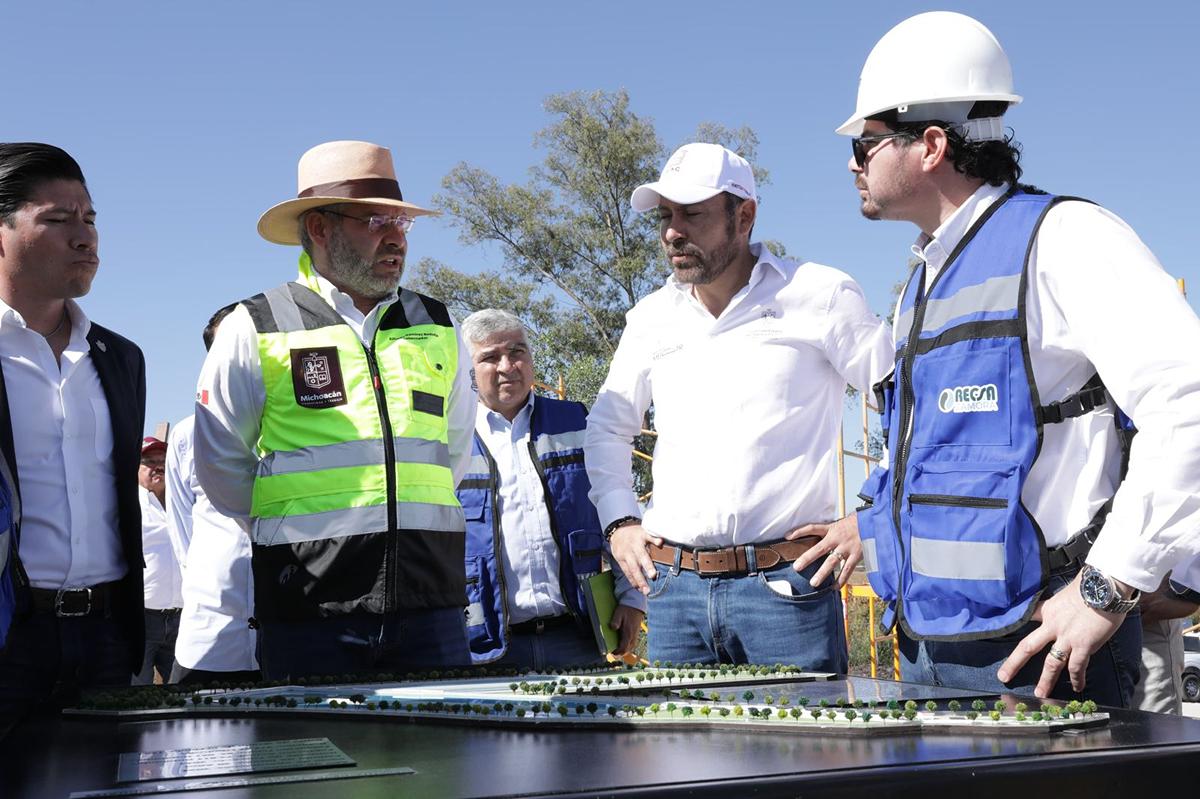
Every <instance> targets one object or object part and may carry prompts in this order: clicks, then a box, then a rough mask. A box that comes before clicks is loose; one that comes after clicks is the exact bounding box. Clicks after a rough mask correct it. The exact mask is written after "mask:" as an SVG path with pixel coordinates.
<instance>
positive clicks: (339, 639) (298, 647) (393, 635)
mask: <svg viewBox="0 0 1200 799" xmlns="http://www.w3.org/2000/svg"><path fill="white" fill-rule="evenodd" d="M258 663H259V666H260V667H261V668H262V674H263V679H266V680H283V679H288V678H294V677H306V676H309V675H314V674H337V675H342V674H346V675H351V676H360V675H362V676H369V675H374V674H376V673H378V672H409V671H424V670H429V669H443V668H461V667H464V666H470V665H471V652H470V649H468V647H467V625H466V620H465V619H464V618H463V609H462V608H434V609H431V610H402V611H396V612H394V613H384V614H378V613H363V612H357V613H348V614H345V615H342V616H328V617H326V618H321V619H308V620H304V621H262V622H260V628H259V631H258Z"/></svg>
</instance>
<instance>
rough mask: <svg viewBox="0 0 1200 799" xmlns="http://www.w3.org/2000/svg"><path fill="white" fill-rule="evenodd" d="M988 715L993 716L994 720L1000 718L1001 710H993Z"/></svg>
mask: <svg viewBox="0 0 1200 799" xmlns="http://www.w3.org/2000/svg"><path fill="white" fill-rule="evenodd" d="M988 715H989V716H991V717H992V721H999V720H1000V711H999V710H993V711H991V712H989V713H988Z"/></svg>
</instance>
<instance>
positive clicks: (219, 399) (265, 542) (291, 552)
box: [195, 141, 475, 679]
mask: <svg viewBox="0 0 1200 799" xmlns="http://www.w3.org/2000/svg"><path fill="white" fill-rule="evenodd" d="M298 174H299V181H298V190H297V193H296V197H295V198H294V199H289V200H287V201H285V202H281V203H279V204H277V205H275V206H273V207H272V208H270V209H269V210H268V211H267V212H266V213H264V214H263V215H262V218H261V219H259V222H258V232H259V234H260V235H262V237H263V238H265V239H266V240H267V241H271V242H274V243H276V244H292V245H294V244H299V245H300V246H301V247H302V250H303V251H302V253H301V255H300V272H299V276H298V278H297V279H296V280H294V281H293V282H290V283H285V284H283V285H282V286H278V287H276V288H274V289H271V290H269V291H266V292H264V293H262V294H257V295H255V296H253V297H251V298H249V299H247V300H244V301H243V302H242V303H241V304H240V306H239V307H238V309H237V310H235V311H234V312H233V313H232V314H230V316H229V317H228V318H227V319H226V320H225V321H224V322H223V323H222V325H221V327H220V330H219V332H218V334H217V337H216V340H215V341H214V342H213V346H212V349H211V350H210V351H209V354H208V358H207V360H206V361H205V363H204V369H203V371H202V373H201V376H200V382H199V387H198V391H197V396H196V423H195V453H196V458H195V462H196V472H197V475H198V477H199V478H200V482H201V484H202V485H203V487H204V489H205V491H206V492H207V493H208V495H209V498H210V499H211V500H212V503H213V505H214V506H215V507H216V509H217V510H218V511H220V512H221V513H224V514H226V515H229V516H231V517H234V518H237V519H239V520H240V521H241V522H242V523H243V525H244V526H245V527H246V529H247V531H248V532H249V534H250V538H251V544H252V549H253V558H252V564H253V570H254V583H255V616H256V619H257V621H258V625H259V649H260V651H259V660H260V665H261V666H262V671H263V676H264V677H266V678H267V679H279V678H283V677H287V676H291V677H297V676H300V675H306V674H355V673H371V674H374V673H377V672H381V671H383V672H387V671H413V670H417V669H422V668H440V667H445V666H454V665H466V664H468V663H469V662H470V655H469V653H468V649H467V643H466V631H465V627H464V626H463V612H462V609H463V607H464V606H465V605H466V591H465V575H464V573H463V549H464V520H463V511H462V508H461V506H460V505H459V504H458V500H457V499H456V498H455V494H454V488H455V486H456V485H457V483H458V480H459V478H461V476H462V475H463V474H464V473H465V472H466V469H467V464H468V462H469V459H470V443H471V431H472V427H473V421H474V406H475V397H474V393H473V391H472V389H471V385H470V378H469V371H468V370H469V368H470V358H469V357H467V356H466V354H465V350H464V349H463V345H462V342H461V338H460V336H459V333H458V327H457V324H456V323H455V322H454V320H453V319H452V318H451V316H450V314H449V312H448V311H447V310H446V307H445V306H444V305H443V304H442V303H440V302H438V301H437V300H434V299H432V298H430V297H426V296H423V295H420V294H417V293H415V292H411V291H408V290H407V289H402V288H399V284H400V277H401V275H402V273H403V270H404V260H405V257H406V256H407V254H408V234H409V231H410V230H411V229H412V225H413V221H414V220H415V219H416V217H418V216H424V215H428V214H432V213H434V212H433V211H428V210H426V209H424V208H421V207H420V206H418V205H415V204H413V203H411V202H409V201H407V200H406V199H405V198H404V195H403V193H402V192H401V189H400V183H399V181H398V180H397V179H396V172H395V168H394V166H393V163H392V154H391V152H390V151H389V150H387V149H386V148H384V147H380V146H379V145H376V144H370V143H367V142H358V141H336V142H328V143H326V144H321V145H318V146H316V147H314V148H312V149H311V150H309V151H308V152H306V153H305V154H304V155H303V156H301V158H300V163H299V170H298Z"/></svg>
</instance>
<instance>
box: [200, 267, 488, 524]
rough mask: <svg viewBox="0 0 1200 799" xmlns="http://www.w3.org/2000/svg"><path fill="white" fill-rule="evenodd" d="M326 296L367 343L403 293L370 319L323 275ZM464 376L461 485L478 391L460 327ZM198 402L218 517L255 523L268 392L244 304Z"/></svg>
mask: <svg viewBox="0 0 1200 799" xmlns="http://www.w3.org/2000/svg"><path fill="white" fill-rule="evenodd" d="M317 283H318V285H319V287H320V295H321V297H322V298H324V299H325V301H326V302H328V303H329V304H330V306H332V307H333V309H334V310H335V311H337V312H338V314H339V315H340V316H341V317H342V319H344V320H345V321H346V324H348V325H350V327H351V328H353V329H354V332H355V333H357V334H358V336H359V337H360V338H361V339H362V341H363V343H364V344H368V345H369V344H370V343H371V342H372V341H373V340H374V338H375V330H376V328H377V327H378V325H379V320H380V319H381V318H382V317H383V314H384V312H385V311H386V310H387V308H388V306H390V305H391V304H392V303H393V302H395V301H396V294H392V295H391V296H388V297H385V298H384V299H382V300H380V302H379V304H378V305H376V306H375V307H374V308H373V309H372V310H371V312H370V313H369V314H365V315H364V314H363V313H362V312H361V311H359V310H358V309H357V308H356V307H355V306H354V301H353V300H352V299H351V298H350V296H349V295H347V294H345V293H343V292H342V291H340V290H338V289H337V288H336V287H335V286H334V285H333V284H332V283H330V282H329V281H328V280H326V279H325V278H323V277H321V276H320V275H317ZM454 332H455V337H456V338H457V340H458V370H457V371H456V373H455V375H454V383H453V384H452V386H451V388H450V398H449V402H448V409H447V423H448V425H449V442H448V443H449V446H450V467H451V470H452V471H453V473H454V484H455V485H458V481H459V480H461V479H462V476H463V475H464V474H466V473H467V468H468V467H469V466H470V463H471V436H472V432H473V430H474V424H473V422H474V415H475V391H474V389H472V388H471V375H470V371H471V358H470V355H468V354H467V350H466V347H465V346H464V345H463V342H462V336H461V334H460V333H459V330H458V323H457V322H455V323H454ZM196 396H197V398H198V399H197V403H196V430H195V447H196V473H197V475H198V476H199V478H200V482H201V484H202V485H203V486H204V488H205V490H206V492H207V494H208V498H209V501H211V502H212V504H213V507H214V508H216V509H217V512H218V513H221V514H224V515H226V516H230V517H233V518H235V519H237V521H238V523H239V524H241V525H243V527H244V528H245V529H247V530H248V529H249V523H250V521H249V520H250V496H251V492H252V490H253V487H254V475H255V472H256V470H257V468H258V461H259V458H258V455H257V453H256V452H255V445H256V444H257V442H258V436H259V431H260V429H261V420H262V410H263V404H264V403H265V401H266V389H265V388H264V386H263V379H262V370H261V368H260V367H259V360H258V334H257V332H256V331H255V329H254V322H253V320H252V319H251V318H250V313H249V312H248V311H247V310H246V307H245V306H244V305H239V306H238V307H237V309H235V310H234V311H233V313H231V314H229V316H227V317H225V319H224V320H223V321H222V322H221V326H220V328H218V330H217V336H216V339H215V340H214V341H213V346H212V349H211V350H210V351H209V353H208V357H207V358H206V359H205V361H204V367H203V369H202V370H201V372H200V381H199V384H198V388H197V392H196Z"/></svg>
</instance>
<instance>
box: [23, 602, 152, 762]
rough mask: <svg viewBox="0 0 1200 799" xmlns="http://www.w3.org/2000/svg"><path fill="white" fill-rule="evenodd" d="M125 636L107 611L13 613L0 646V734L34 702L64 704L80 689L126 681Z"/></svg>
mask: <svg viewBox="0 0 1200 799" xmlns="http://www.w3.org/2000/svg"><path fill="white" fill-rule="evenodd" d="M129 676H130V674H129V641H128V639H127V638H126V637H125V633H124V631H123V630H122V629H121V626H120V625H119V624H118V623H117V622H116V621H115V620H114V619H113V618H111V617H109V616H101V615H96V616H79V617H71V618H62V619H60V618H58V617H56V616H55V615H54V614H53V613H47V612H35V613H33V614H31V615H30V616H28V617H26V618H21V619H16V620H14V621H13V625H12V627H11V628H10V629H9V631H8V641H7V642H6V644H5V646H4V649H3V650H0V739H3V738H4V736H5V733H6V731H7V730H8V729H10V728H11V727H12V726H13V725H15V724H16V722H17V721H19V720H20V719H21V717H23V716H25V715H26V714H28V713H30V712H32V711H34V710H36V709H38V708H39V707H54V706H59V707H61V706H64V705H67V704H71V703H73V702H74V701H75V700H77V699H78V697H79V692H80V690H81V689H89V688H101V687H115V686H127V685H129Z"/></svg>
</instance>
